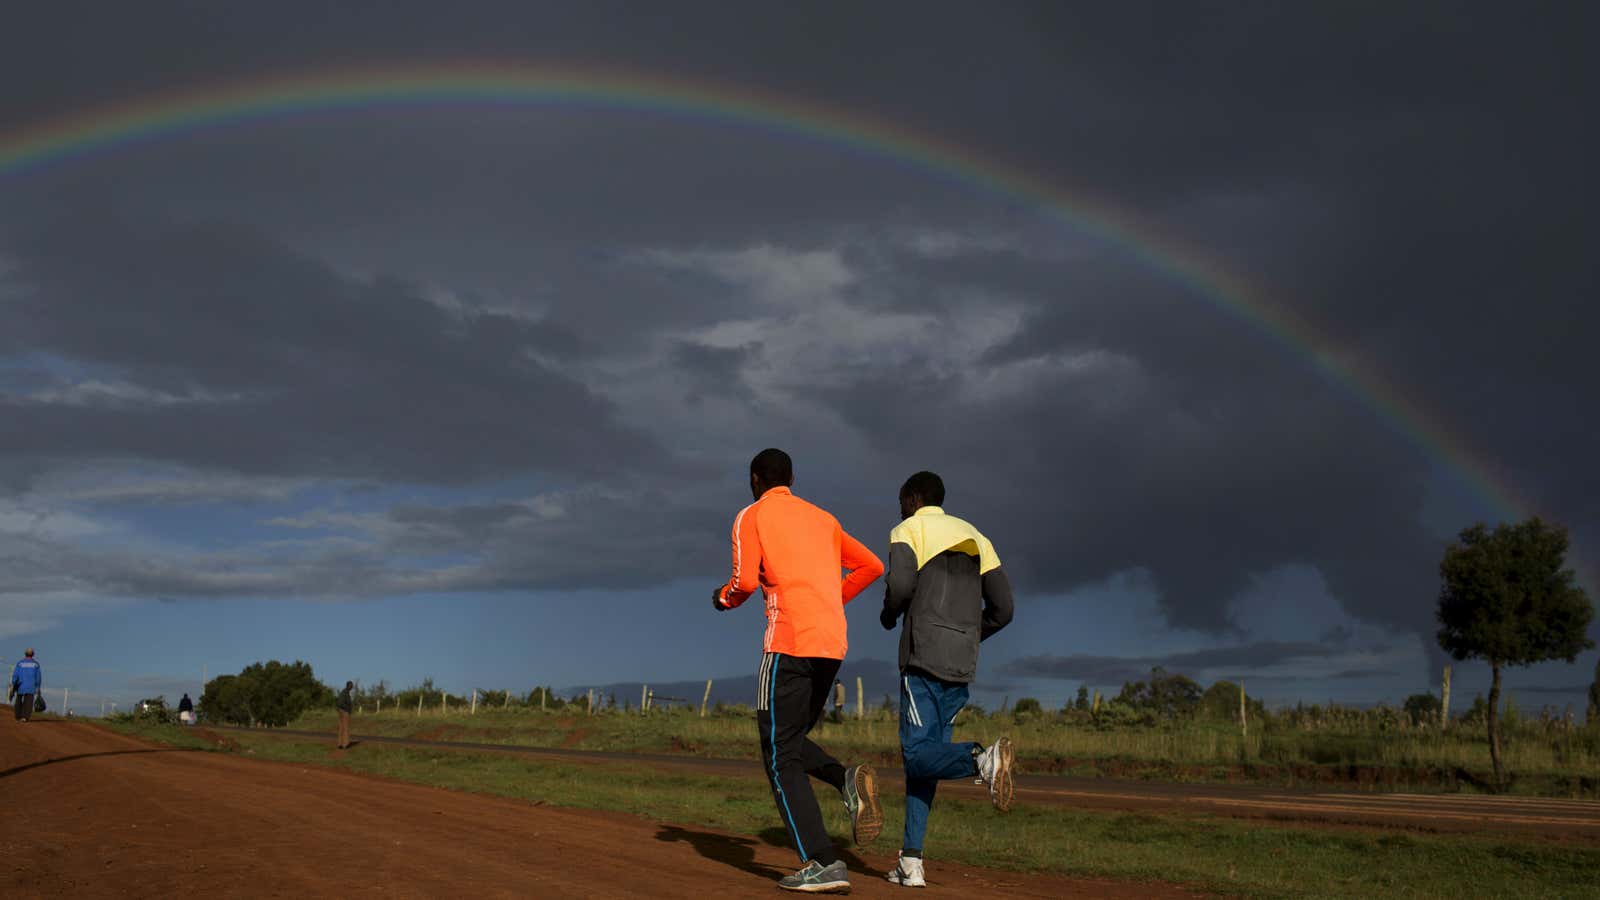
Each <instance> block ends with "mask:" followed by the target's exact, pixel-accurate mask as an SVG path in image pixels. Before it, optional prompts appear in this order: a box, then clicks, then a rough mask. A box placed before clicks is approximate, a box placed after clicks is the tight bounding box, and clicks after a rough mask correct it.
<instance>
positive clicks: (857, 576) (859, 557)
mask: <svg viewBox="0 0 1600 900" xmlns="http://www.w3.org/2000/svg"><path fill="white" fill-rule="evenodd" d="M839 565H840V566H841V567H843V568H845V569H849V570H850V574H849V575H846V576H845V577H844V584H843V585H841V593H842V594H843V595H844V602H846V603H849V602H850V601H851V600H854V599H855V598H856V595H857V594H859V593H861V592H862V591H863V590H866V587H867V585H869V584H871V583H873V582H874V581H877V580H878V576H879V575H882V574H883V560H881V559H879V558H878V555H877V554H876V553H873V552H872V551H871V550H868V549H867V545H866V544H863V543H861V542H860V541H858V540H856V539H855V538H853V537H851V536H850V533H849V532H848V531H845V530H844V529H843V528H840V529H839Z"/></svg>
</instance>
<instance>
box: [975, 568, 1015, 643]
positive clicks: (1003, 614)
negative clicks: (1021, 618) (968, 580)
mask: <svg viewBox="0 0 1600 900" xmlns="http://www.w3.org/2000/svg"><path fill="white" fill-rule="evenodd" d="M1012 612H1013V604H1012V599H1011V579H1010V578H1007V577H1006V570H1005V567H1004V566H996V567H995V568H993V569H990V570H989V571H988V572H985V573H984V576H983V635H982V637H981V638H980V640H985V641H986V640H988V639H989V638H990V637H991V636H992V635H994V634H995V633H996V632H998V631H999V630H1000V629H1002V628H1004V627H1006V626H1007V625H1010V624H1011V614H1012Z"/></svg>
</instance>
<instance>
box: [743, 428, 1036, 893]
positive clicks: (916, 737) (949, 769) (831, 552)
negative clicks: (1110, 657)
mask: <svg viewBox="0 0 1600 900" xmlns="http://www.w3.org/2000/svg"><path fill="white" fill-rule="evenodd" d="M793 483H794V464H793V462H792V461H791V460H790V458H789V455H788V454H787V453H784V452H783V451H782V450H777V449H767V450H763V451H761V452H760V453H758V454H757V455H756V457H755V459H753V460H751V461H750V493H751V495H752V496H754V497H755V502H754V503H752V504H750V505H749V506H747V507H745V508H744V509H743V510H741V511H740V512H739V514H738V516H736V517H735V518H734V521H733V536H732V539H733V575H732V577H731V578H730V579H729V580H728V582H727V583H726V584H723V585H719V586H718V587H717V588H716V589H715V590H714V591H713V592H712V598H711V599H712V605H713V606H714V607H715V608H716V609H717V610H718V611H724V610H728V609H733V608H734V607H736V606H738V605H740V604H741V603H743V602H744V601H745V600H747V599H748V598H749V597H750V596H751V595H752V594H753V593H755V591H756V590H757V589H760V590H761V591H762V593H763V594H764V595H765V597H766V614H767V630H766V634H765V637H764V638H763V646H762V650H763V656H762V660H761V668H760V674H759V677H758V678H757V701H756V725H757V727H758V729H759V731H760V735H761V754H762V761H763V763H764V764H765V767H766V770H767V777H768V780H769V781H770V782H771V785H772V795H773V799H774V801H775V802H776V803H777V806H778V814H779V817H780V818H781V819H782V820H783V823H784V826H785V827H786V828H787V829H788V831H789V835H790V837H791V838H792V839H793V841H794V845H795V850H796V851H797V852H798V853H799V855H800V860H801V862H802V863H803V864H804V865H803V867H802V868H801V869H800V870H799V871H798V872H795V873H794V874H793V875H789V876H787V877H785V878H783V879H781V880H780V881H779V882H778V886H779V887H780V888H783V889H785V890H792V891H805V892H815V893H824V892H843V891H848V890H849V889H850V880H849V873H848V872H847V871H846V868H845V864H844V862H843V860H841V859H839V856H838V853H837V852H836V851H835V850H834V847H833V842H832V841H831V840H830V839H829V837H828V832H827V829H826V828H825V827H824V825H823V823H822V814H821V810H820V809H819V808H818V806H817V801H816V796H815V795H814V794H813V793H812V791H811V782H810V778H811V777H815V778H818V779H820V780H822V781H824V782H826V783H827V784H829V785H830V786H832V787H833V788H834V789H836V790H838V791H839V792H840V793H841V794H842V795H843V797H844V803H845V809H846V811H847V812H848V813H849V815H850V824H851V831H852V833H853V837H854V839H855V842H856V843H857V844H865V843H868V842H870V841H872V840H873V839H875V838H876V837H877V836H878V833H879V832H880V831H881V830H882V828H883V811H882V809H881V807H880V806H879V803H878V787H877V775H876V773H875V772H874V771H873V769H872V767H871V766H869V765H865V764H862V765H857V766H853V767H851V768H849V769H846V768H845V767H844V766H843V765H841V764H840V763H839V762H838V761H837V760H835V759H834V758H833V757H832V756H830V755H829V754H828V753H827V751H825V750H823V749H822V748H821V747H819V746H817V745H816V744H815V743H813V742H812V741H811V740H810V739H809V737H807V735H808V734H809V733H810V731H811V729H812V727H813V726H814V725H815V724H816V723H817V721H818V720H819V719H820V718H821V716H822V713H823V710H824V708H825V706H826V704H827V697H828V689H829V686H830V685H833V684H836V683H837V682H836V680H835V677H834V676H835V675H837V674H838V671H839V665H840V663H841V662H842V661H843V659H844V655H845V650H846V647H847V642H846V640H845V631H846V624H845V616H844V605H845V604H846V603H849V602H850V601H851V600H852V599H853V598H854V597H855V596H856V595H857V594H859V593H860V592H861V591H862V590H863V589H864V588H866V587H867V585H869V584H871V583H872V582H873V581H874V580H876V579H877V577H878V576H879V575H881V574H882V573H883V563H882V562H881V561H880V560H879V559H878V558H877V557H876V556H874V555H873V553H872V551H870V550H868V549H867V548H866V547H865V546H864V545H862V543H861V542H860V541H858V540H856V539H855V538H853V537H851V536H850V535H849V534H847V533H846V532H845V531H844V529H843V528H842V527H840V525H839V522H838V520H837V519H835V518H834V517H833V516H832V515H829V514H828V513H827V512H826V511H824V510H822V509H820V508H818V507H816V506H813V505H812V504H810V503H807V502H806V501H804V500H801V499H800V498H798V497H796V496H794V494H793V493H792V491H791V490H790V486H791V485H792V484H793ZM943 501H944V485H943V482H941V481H940V480H939V476H937V475H934V474H932V473H931V472H919V473H917V474H916V475H913V476H912V477H911V479H910V480H909V481H907V482H906V485H905V487H903V488H902V489H901V491H900V507H901V513H902V518H904V519H905V521H903V522H901V523H900V525H899V526H897V527H896V528H895V529H894V531H893V532H891V534H890V572H889V575H890V577H889V580H888V587H887V591H886V592H885V596H884V608H883V612H882V614H881V616H880V621H881V622H882V623H883V625H884V627H885V628H889V629H892V628H894V627H895V623H896V621H897V620H898V619H899V618H900V617H901V616H904V617H905V629H904V632H903V633H902V635H901V639H900V671H901V690H902V692H901V698H900V703H901V710H900V741H901V750H902V755H903V758H904V760H905V767H906V830H905V840H904V843H903V845H902V847H903V848H902V850H901V854H900V861H899V863H898V864H897V866H896V868H895V870H894V872H892V873H890V875H889V880H890V881H892V882H894V883H896V884H902V885H905V886H907V887H921V886H923V885H924V884H925V883H926V882H925V879H924V876H923V871H922V859H921V856H922V838H923V834H924V832H925V831H926V829H927V820H928V810H929V808H930V807H931V805H932V803H933V795H934V789H935V788H936V787H937V785H938V782H939V780H941V779H948V778H970V777H972V776H974V775H977V776H979V777H981V778H983V780H984V781H985V783H987V784H988V785H989V791H990V796H991V798H992V799H993V801H994V805H995V806H996V807H997V808H999V809H1001V810H1005V809H1008V808H1009V807H1010V805H1011V793H1012V782H1011V762H1012V748H1011V741H1010V739H1008V738H1001V739H1000V740H999V741H997V742H996V743H995V744H994V745H992V746H990V747H988V748H983V747H981V746H979V745H977V744H970V743H969V744H952V743H951V742H950V738H951V730H952V727H953V723H954V721H955V716H956V714H957V713H958V712H960V710H961V707H962V706H963V705H964V704H965V703H966V699H967V684H968V683H970V682H971V681H972V677H973V675H974V673H975V672H976V670H977V656H978V643H979V641H981V640H983V639H985V638H987V637H989V636H990V635H992V634H994V633H995V632H997V631H999V630H1000V629H1001V628H1004V627H1005V625H1006V624H1007V623H1009V622H1010V621H1011V615H1012V599H1011V588H1010V584H1009V582H1008V581H1007V580H1006V576H1005V574H1004V572H1002V571H1001V570H1000V560H999V558H998V557H996V556H995V553H994V548H993V546H992V545H990V543H989V541H988V539H987V538H985V537H984V536H983V535H982V534H980V533H979V532H978V530H977V529H976V528H973V527H972V526H971V525H969V524H967V523H966V522H963V521H962V520H960V519H957V518H955V517H953V516H947V515H945V514H944V512H943V510H942V509H940V508H939V504H940V503H942V502H943ZM841 569H843V570H846V571H847V573H848V574H847V575H845V576H844V578H843V580H842V581H841V579H840V576H839V572H840V570H841Z"/></svg>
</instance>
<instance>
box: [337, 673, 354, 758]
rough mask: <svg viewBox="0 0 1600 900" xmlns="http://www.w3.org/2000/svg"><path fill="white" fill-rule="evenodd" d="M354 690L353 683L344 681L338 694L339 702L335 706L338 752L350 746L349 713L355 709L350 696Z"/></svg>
mask: <svg viewBox="0 0 1600 900" xmlns="http://www.w3.org/2000/svg"><path fill="white" fill-rule="evenodd" d="M355 689H356V684H355V682H353V681H346V682H345V683H344V690H342V691H340V692H339V702H338V704H336V706H337V709H338V710H339V743H338V749H340V750H344V749H346V748H347V747H349V746H350V711H351V710H352V709H354V708H355V700H354V698H353V697H352V696H351V694H352V693H353V692H354V691H355Z"/></svg>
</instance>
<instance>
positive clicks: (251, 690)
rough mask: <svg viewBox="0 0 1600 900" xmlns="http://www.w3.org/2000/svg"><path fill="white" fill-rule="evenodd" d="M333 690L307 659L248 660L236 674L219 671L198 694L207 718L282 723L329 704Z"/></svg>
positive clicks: (274, 724)
mask: <svg viewBox="0 0 1600 900" xmlns="http://www.w3.org/2000/svg"><path fill="white" fill-rule="evenodd" d="M333 699H334V695H333V690H332V689H330V688H329V687H328V686H327V685H325V684H323V683H322V682H320V681H318V680H317V676H316V674H315V673H313V672H312V671H311V666H310V664H309V663H304V662H300V661H299V660H296V661H295V662H293V663H281V662H279V661H277V660H275V659H274V660H271V661H269V662H265V663H259V662H258V663H251V664H250V665H248V666H245V667H244V669H243V670H242V671H241V672H239V674H238V675H218V676H217V677H216V678H213V679H211V680H210V681H209V682H207V683H206V687H205V690H204V691H203V692H202V693H201V694H200V709H201V711H202V712H203V713H204V714H205V716H206V718H208V719H215V720H220V721H223V722H230V723H232V724H235V725H273V726H280V727H281V726H283V725H287V724H289V723H290V722H291V721H293V720H294V719H296V718H298V717H299V716H300V714H301V713H304V712H305V711H306V710H308V709H311V708H312V707H314V706H326V705H332V703H333Z"/></svg>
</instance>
